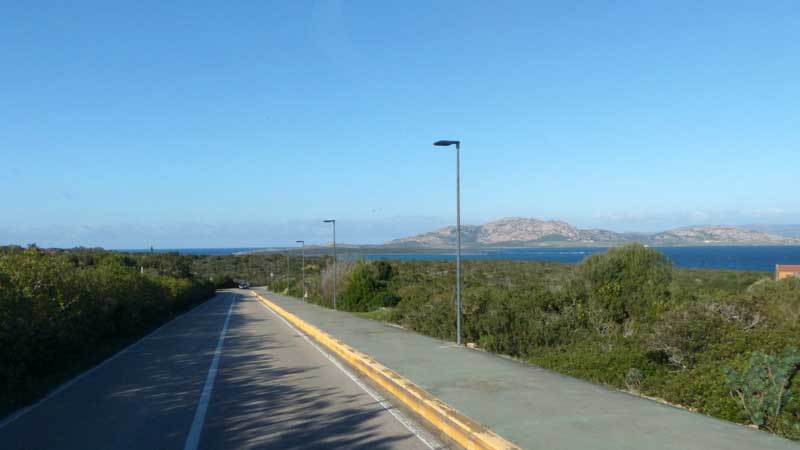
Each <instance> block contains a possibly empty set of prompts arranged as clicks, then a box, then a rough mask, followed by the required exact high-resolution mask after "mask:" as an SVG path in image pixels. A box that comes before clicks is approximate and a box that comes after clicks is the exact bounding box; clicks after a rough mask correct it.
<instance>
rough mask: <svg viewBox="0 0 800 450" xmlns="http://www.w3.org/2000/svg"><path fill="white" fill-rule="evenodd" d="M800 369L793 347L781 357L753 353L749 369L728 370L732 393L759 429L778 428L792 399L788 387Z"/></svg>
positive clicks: (799, 362)
mask: <svg viewBox="0 0 800 450" xmlns="http://www.w3.org/2000/svg"><path fill="white" fill-rule="evenodd" d="M798 368H800V351H798V350H797V348H791V349H789V350H787V351H786V352H784V354H783V355H781V356H776V355H769V354H765V353H762V352H753V353H751V354H750V359H749V361H748V363H747V366H746V367H745V368H744V369H743V370H741V371H738V372H737V371H736V370H733V369H731V368H727V367H726V368H725V369H724V373H725V379H726V381H727V383H728V386H729V388H730V390H731V392H732V393H733V394H734V395H735V396H736V397H737V399H738V402H739V404H740V405H741V407H742V409H743V410H744V412H745V413H746V414H747V416H748V418H749V419H750V422H752V423H753V425H756V426H758V427H759V428H767V429H769V430H774V429H775V422H776V420H777V418H778V417H779V416H780V414H781V412H782V410H783V407H784V406H785V405H786V404H787V403H788V402H790V401H791V400H792V391H791V390H790V389H789V384H790V383H791V382H792V378H793V377H794V376H795V374H796V373H797V371H798Z"/></svg>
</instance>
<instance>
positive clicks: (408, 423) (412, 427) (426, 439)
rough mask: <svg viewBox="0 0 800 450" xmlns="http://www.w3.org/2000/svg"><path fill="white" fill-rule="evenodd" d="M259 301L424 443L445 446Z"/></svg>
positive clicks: (262, 304) (438, 446) (431, 445)
mask: <svg viewBox="0 0 800 450" xmlns="http://www.w3.org/2000/svg"><path fill="white" fill-rule="evenodd" d="M253 298H255V297H253ZM258 303H259V304H260V305H261V306H263V307H264V309H266V310H267V311H269V312H271V313H272V314H273V315H274V316H275V317H277V318H278V319H281V320H282V321H283V323H285V324H286V326H288V327H289V328H291V329H292V330H293V331H294V332H295V333H297V334H299V335H300V336H302V337H303V339H305V340H306V342H308V343H309V344H311V346H312V347H314V348H315V349H317V351H318V352H320V353H322V356H324V357H325V358H327V359H328V360H330V362H332V363H333V365H334V366H336V367H338V368H339V370H341V371H342V372H344V374H345V375H347V377H348V378H350V379H351V380H353V382H354V383H355V384H356V385H358V387H360V388H361V389H363V390H364V392H366V393H367V394H369V396H370V397H372V398H373V399H374V400H375V401H376V402H378V404H380V405H381V406H382V407H383V409H385V410H386V411H388V412H389V414H391V415H392V416H394V418H395V419H397V421H398V422H400V423H401V424H403V426H405V427H406V429H408V431H410V432H411V433H412V434H414V436H416V437H417V438H419V440H420V441H422V443H423V444H425V445H426V446H428V448H430V449H434V450H435V449H442V448H444V446H443V445H442V444H440V443H439V442H438V441H437V440H436V439H435V438H433V437H432V436H429V435H428V434H427V433H426V432H424V431H423V430H422V429H420V428H419V427H418V426H417V425H416V424H415V423H414V422H413V421H412V420H411V419H409V418H408V417H406V416H405V415H404V414H403V413H401V412H400V411H398V410H397V408H395V407H394V406H393V405H392V404H391V403H389V401H388V400H386V399H385V398H383V396H382V395H381V394H379V393H377V392H376V391H375V390H374V389H372V388H371V387H369V386H367V385H366V384H364V383H363V382H362V381H361V380H359V379H358V377H356V376H355V375H353V373H352V372H350V371H349V370H348V369H347V368H346V367H344V366H343V365H342V364H341V363H340V362H339V361H338V360H337V359H336V358H335V357H334V356H333V355H331V354H330V353H328V352H326V351H325V350H323V349H322V348H320V347H319V346H318V345H317V344H316V342H314V341H313V340H311V338H309V337H308V335H306V334H305V333H303V332H302V331H300V330H298V329H297V328H296V327H295V326H294V325H292V324H291V323H290V322H289V321H288V320H286V319H284V318H283V317H282V316H281V315H280V314H278V313H276V312H275V311H273V310H272V309H271V308H269V307H268V306H267V305H265V304H264V303H263V302H261V301H258Z"/></svg>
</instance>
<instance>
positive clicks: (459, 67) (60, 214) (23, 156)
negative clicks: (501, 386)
mask: <svg viewBox="0 0 800 450" xmlns="http://www.w3.org/2000/svg"><path fill="white" fill-rule="evenodd" d="M200 3H201V2H155V1H153V2H146V1H141V2H130V3H128V4H127V5H119V4H116V5H110V4H109V3H108V2H82V3H78V2H75V4H73V5H66V4H65V2H11V3H8V4H6V5H5V6H4V8H3V13H2V14H0V64H2V70H0V85H1V86H2V89H0V174H2V175H1V176H0V190H2V192H3V193H4V195H3V202H2V204H0V243H17V244H28V243H31V242H37V243H39V244H40V245H54V246H72V245H99V246H106V247H116V248H141V247H148V246H150V245H155V246H157V247H208V246H212V247H219V246H259V245H289V244H292V243H293V242H294V241H295V240H296V239H306V240H307V241H309V242H310V243H314V242H325V241H326V240H328V238H329V231H330V230H329V228H328V227H326V226H325V225H324V224H322V223H321V219H323V218H328V217H335V218H337V219H338V220H339V225H340V226H339V228H338V230H337V231H338V232H339V237H340V240H343V241H348V242H358V243H364V242H380V241H383V240H387V239H390V238H394V237H399V236H402V235H405V234H409V233H415V232H420V231H426V230H428V229H430V228H433V227H438V226H444V225H448V224H451V223H453V221H454V220H453V215H454V182H455V178H454V155H453V154H452V152H451V151H448V150H442V149H436V148H434V147H432V146H431V143H432V142H433V141H434V140H437V139H460V140H462V142H463V148H462V182H463V186H462V202H463V213H462V214H463V221H464V222H465V223H475V224H478V223H482V222H485V221H487V220H490V219H495V218H500V217H505V216H526V217H537V218H542V219H562V220H566V221H569V222H570V223H573V224H575V225H578V226H581V227H604V228H609V229H613V230H619V231H631V230H639V231H652V230H660V229H665V228H670V227H674V226H681V225H692V224H712V223H713V224H717V223H726V224H746V223H800V199H799V198H798V195H797V181H798V175H797V174H798V165H797V163H798V159H799V157H798V148H799V147H800V57H798V56H800V27H798V26H797V23H798V22H799V21H800V8H799V7H798V5H797V3H796V2H793V1H786V2H780V1H771V2H752V1H746V2H736V1H724V2H722V1H720V2H694V1H687V2H616V1H615V2H601V1H593V2H548V3H544V2H531V1H520V2H463V1H437V2H371V1H363V2H348V1H339V2H337V1H327V2H306V1H284V2H216V3H212V2H202V4H200Z"/></svg>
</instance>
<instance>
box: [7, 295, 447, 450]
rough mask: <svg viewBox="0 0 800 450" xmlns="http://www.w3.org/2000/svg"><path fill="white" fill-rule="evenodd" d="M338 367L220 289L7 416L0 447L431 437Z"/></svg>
mask: <svg viewBox="0 0 800 450" xmlns="http://www.w3.org/2000/svg"><path fill="white" fill-rule="evenodd" d="M344 370H346V369H343V368H342V367H340V365H338V364H337V363H336V362H335V360H332V359H329V358H328V357H327V356H326V355H324V354H323V353H321V351H320V350H318V349H317V348H316V347H315V346H314V345H313V344H312V343H311V342H310V341H308V340H307V339H306V338H304V337H303V336H302V335H300V334H298V333H297V332H296V331H295V330H293V329H292V328H291V327H290V326H288V325H287V324H286V323H285V322H283V321H282V320H281V319H280V318H278V317H276V316H275V315H274V314H272V313H271V312H270V311H268V310H267V309H266V308H264V307H263V305H261V303H260V302H258V300H256V299H254V298H253V297H250V296H242V295H239V294H237V293H234V292H223V293H220V294H219V295H217V296H216V297H214V298H213V299H212V300H210V301H209V302H207V303H205V304H203V305H201V306H199V307H197V308H195V309H194V310H192V311H190V312H189V313H187V314H185V315H183V316H181V317H179V318H177V319H175V320H173V321H172V322H170V323H168V324H167V325H165V326H164V327H162V328H160V329H158V330H156V331H155V332H154V333H152V334H150V335H148V336H147V337H145V338H144V339H142V340H141V341H139V342H137V343H136V344H134V345H133V346H131V347H129V348H128V349H126V350H123V352H121V353H118V354H117V355H116V356H114V357H113V358H112V359H110V360H108V361H107V362H105V363H103V364H101V365H100V366H98V367H96V368H95V369H92V370H90V371H89V372H87V373H86V374H84V375H83V376H81V377H79V378H77V379H76V380H75V381H73V382H71V383H68V384H67V385H65V387H63V388H62V389H61V390H57V391H55V393H54V394H51V396H49V397H46V398H45V399H44V400H43V401H42V402H40V403H39V404H36V405H34V406H33V407H32V408H29V409H28V410H25V411H24V412H23V413H22V414H17V415H12V416H10V417H9V418H8V419H6V421H4V422H2V423H0V448H3V449H9V450H10V449H26V450H29V449H76V450H77V449H80V450H85V449H186V450H193V449H223V448H224V449H245V448H270V449H273V448H276V449H280V448H299V447H302V448H364V449H367V448H369V449H390V448H391V449H395V448H397V449H427V448H431V447H436V446H438V444H437V443H436V442H435V441H434V440H433V439H431V438H430V437H428V436H427V435H426V434H425V433H424V432H420V431H419V429H418V427H417V426H415V425H414V424H413V422H410V421H408V419H406V418H405V417H403V416H402V415H400V414H399V413H398V412H397V411H394V410H393V408H392V407H391V405H389V404H388V403H386V402H385V401H382V400H383V399H382V398H380V397H377V398H376V397H375V396H376V394H375V393H374V392H371V391H370V392H368V390H369V388H368V387H365V386H363V385H361V384H359V382H358V381H357V380H355V379H353V378H351V376H350V375H348V373H346V372H345V371H344ZM365 389H366V390H365Z"/></svg>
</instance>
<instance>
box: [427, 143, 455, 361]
mask: <svg viewBox="0 0 800 450" xmlns="http://www.w3.org/2000/svg"><path fill="white" fill-rule="evenodd" d="M453 144H455V146H456V241H457V242H458V245H457V250H456V344H457V345H461V141H436V142H434V143H433V145H435V146H437V147H449V146H451V145H453Z"/></svg>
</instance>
